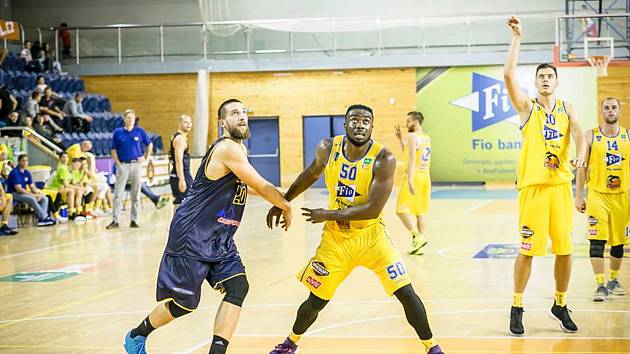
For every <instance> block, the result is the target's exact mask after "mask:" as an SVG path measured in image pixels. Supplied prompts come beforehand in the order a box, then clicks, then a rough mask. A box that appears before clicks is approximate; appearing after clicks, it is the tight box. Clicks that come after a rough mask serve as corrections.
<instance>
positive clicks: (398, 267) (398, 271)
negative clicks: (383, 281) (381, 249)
mask: <svg viewBox="0 0 630 354" xmlns="http://www.w3.org/2000/svg"><path fill="white" fill-rule="evenodd" d="M406 273H407V270H406V269H405V266H404V265H403V264H402V262H396V263H394V264H392V265H390V266H389V267H387V274H389V279H396V278H398V277H400V276H403V275H405V274H406Z"/></svg>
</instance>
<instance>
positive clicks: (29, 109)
mask: <svg viewBox="0 0 630 354" xmlns="http://www.w3.org/2000/svg"><path fill="white" fill-rule="evenodd" d="M41 99H42V95H41V94H40V93H39V92H38V91H33V93H32V94H31V98H30V99H29V100H28V101H26V105H25V107H24V116H25V117H30V118H31V119H32V120H34V119H35V118H36V117H37V115H38V114H39V113H40V112H39V102H40V101H41ZM43 118H44V122H45V123H46V124H48V125H50V127H51V128H52V129H53V130H55V131H57V132H62V131H63V129H62V128H61V127H60V126H58V125H57V124H56V123H55V121H54V120H53V119H51V118H50V116H48V115H46V114H43Z"/></svg>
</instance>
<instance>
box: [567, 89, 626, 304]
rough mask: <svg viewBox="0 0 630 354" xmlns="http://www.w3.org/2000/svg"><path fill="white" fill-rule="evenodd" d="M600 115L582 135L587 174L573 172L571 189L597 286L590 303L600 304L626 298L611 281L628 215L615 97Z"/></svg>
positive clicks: (614, 278) (623, 145)
mask: <svg viewBox="0 0 630 354" xmlns="http://www.w3.org/2000/svg"><path fill="white" fill-rule="evenodd" d="M601 112H602V116H603V120H602V124H601V125H600V126H598V127H595V128H593V129H590V130H588V131H586V142H587V143H588V147H589V149H588V150H587V154H586V157H587V161H588V170H585V169H579V170H578V174H577V182H576V186H575V189H576V191H575V194H576V197H575V207H576V209H577V210H578V211H579V212H580V213H584V212H586V215H587V218H588V219H587V222H588V235H587V236H588V239H589V241H590V251H589V255H590V258H591V265H592V267H593V272H594V273H595V281H596V283H597V288H596V289H595V294H593V301H604V300H606V298H607V297H608V295H609V294H612V295H625V293H626V292H625V290H624V288H623V287H622V286H621V283H619V280H618V279H617V277H618V274H619V269H621V263H622V261H623V247H624V244H625V242H626V234H625V231H626V223H627V221H628V213H629V212H630V208H629V207H628V188H630V183H628V178H630V132H628V129H626V128H624V127H622V126H620V125H619V117H620V115H621V104H620V103H619V100H618V99H617V98H615V97H607V98H604V99H603V100H602V102H601ZM585 183H586V185H587V192H588V193H587V194H586V203H585V202H584V184H585ZM607 242H608V244H609V245H610V246H611V247H610V277H609V280H608V283H607V284H605V281H606V275H605V271H604V269H605V267H606V263H605V261H604V249H605V248H606V243H607Z"/></svg>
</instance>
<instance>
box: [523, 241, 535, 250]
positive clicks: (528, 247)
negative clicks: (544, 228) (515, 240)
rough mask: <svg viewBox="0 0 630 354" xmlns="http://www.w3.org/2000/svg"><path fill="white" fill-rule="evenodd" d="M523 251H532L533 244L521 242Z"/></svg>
mask: <svg viewBox="0 0 630 354" xmlns="http://www.w3.org/2000/svg"><path fill="white" fill-rule="evenodd" d="M521 249H522V250H523V251H531V250H532V244H531V243H525V242H521Z"/></svg>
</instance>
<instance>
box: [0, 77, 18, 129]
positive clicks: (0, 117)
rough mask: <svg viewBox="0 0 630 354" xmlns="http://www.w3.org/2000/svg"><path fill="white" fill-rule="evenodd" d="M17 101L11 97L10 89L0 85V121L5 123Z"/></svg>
mask: <svg viewBox="0 0 630 354" xmlns="http://www.w3.org/2000/svg"><path fill="white" fill-rule="evenodd" d="M17 104H18V101H17V100H16V99H15V97H13V95H12V94H11V91H9V89H8V88H7V87H6V86H5V85H2V86H0V122H1V123H3V124H5V125H6V123H7V120H8V118H9V113H11V112H13V111H15V110H16V108H17Z"/></svg>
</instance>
